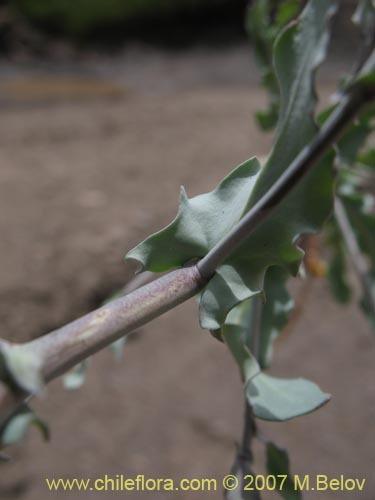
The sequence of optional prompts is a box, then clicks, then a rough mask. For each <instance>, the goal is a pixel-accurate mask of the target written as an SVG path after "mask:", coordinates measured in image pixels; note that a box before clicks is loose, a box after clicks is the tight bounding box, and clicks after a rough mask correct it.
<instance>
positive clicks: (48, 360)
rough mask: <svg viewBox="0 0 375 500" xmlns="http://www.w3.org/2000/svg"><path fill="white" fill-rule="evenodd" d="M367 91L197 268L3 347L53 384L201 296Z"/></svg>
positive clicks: (5, 406) (355, 94) (0, 403)
mask: <svg viewBox="0 0 375 500" xmlns="http://www.w3.org/2000/svg"><path fill="white" fill-rule="evenodd" d="M365 90H366V91H363V89H362V90H361V89H358V88H357V89H355V90H352V91H351V93H350V94H349V95H347V96H345V97H344V99H343V102H342V104H341V105H339V106H338V108H337V109H336V112H334V113H333V115H332V116H331V118H330V119H329V120H328V122H327V123H326V125H325V126H324V127H323V128H322V129H321V130H320V132H319V133H318V134H317V136H316V138H315V139H314V141H313V142H312V143H311V145H309V146H307V147H306V148H305V149H304V150H303V151H302V152H301V153H300V154H299V155H298V156H297V158H296V159H295V161H293V162H292V164H291V165H290V167H289V168H288V169H287V170H286V171H285V172H284V174H283V175H282V176H281V177H280V178H279V179H278V180H277V181H276V183H275V184H274V186H273V187H272V188H271V189H270V190H269V191H268V192H267V193H266V194H265V195H264V196H263V197H262V198H261V199H260V200H259V201H258V202H257V203H256V204H255V205H254V206H253V207H252V208H251V209H250V211H249V212H248V214H247V215H245V217H244V218H243V219H241V221H240V222H239V223H238V224H237V225H236V226H235V227H234V228H233V230H232V231H230V233H229V234H228V236H227V237H226V238H224V240H223V241H221V242H219V243H218V244H217V245H216V246H215V247H214V248H213V249H212V250H211V251H210V252H209V253H208V254H207V255H206V257H204V258H203V259H202V260H201V261H200V262H198V264H197V265H196V266H193V267H190V268H183V269H179V270H177V271H173V272H172V273H170V274H167V275H165V276H162V277H161V278H159V279H156V280H154V281H153V282H151V283H149V284H148V285H145V286H143V287H141V288H139V289H138V290H135V291H133V292H132V293H130V294H128V295H126V296H125V297H122V298H119V299H116V300H113V301H112V302H109V303H108V304H106V305H105V306H103V307H101V308H99V309H98V310H96V311H94V312H92V313H90V314H87V315H85V316H83V317H82V318H80V319H78V320H76V321H73V322H72V323H70V324H68V325H66V326H64V327H62V328H60V329H58V330H56V331H54V332H51V333H49V334H47V335H45V336H44V337H41V338H39V339H37V340H34V341H32V342H29V343H26V344H22V345H17V344H10V343H7V342H5V341H1V339H0V348H1V344H3V345H5V344H6V346H7V348H11V349H18V350H19V351H22V353H23V354H25V353H27V354H28V355H29V357H30V356H31V355H32V356H38V357H40V358H41V371H42V375H43V378H44V380H45V381H49V380H51V379H53V378H55V377H57V376H59V375H61V374H63V373H64V372H65V371H67V370H68V369H70V368H71V367H73V366H74V365H75V364H77V363H78V362H80V361H82V360H83V359H85V358H86V357H88V356H90V355H91V354H93V353H94V352H97V351H98V350H100V349H102V348H103V347H105V346H107V345H108V344H110V343H112V342H113V341H115V340H116V339H117V338H119V337H121V336H122V335H124V334H126V333H130V332H131V331H133V330H134V329H135V328H138V327H139V326H141V325H143V324H145V323H147V322H149V321H151V320H152V319H154V318H156V317H157V316H160V315H161V314H163V313H164V312H166V311H168V310H170V309H172V308H173V307H175V306H177V305H178V304H180V303H182V302H184V301H185V300H187V299H188V298H190V297H192V296H193V295H195V294H196V293H197V292H198V291H199V290H200V289H201V288H202V287H203V286H204V285H205V284H206V283H207V282H208V280H209V279H210V278H211V277H212V275H213V273H214V272H215V270H216V268H217V267H218V266H219V265H220V264H221V263H222V262H223V261H224V260H225V259H226V258H227V257H228V256H230V255H231V253H232V252H233V251H234V250H235V249H237V248H238V246H239V245H240V244H241V243H242V242H243V241H244V240H245V239H246V238H248V237H249V236H250V235H251V233H252V232H253V231H254V230H255V229H256V228H257V227H258V225H259V224H260V223H261V222H263V221H264V220H265V219H266V218H267V217H269V215H270V214H271V213H272V212H273V211H274V210H275V208H276V207H277V206H278V204H279V203H280V202H281V201H282V200H283V199H284V198H285V197H286V196H287V195H288V194H289V193H290V191H292V190H293V188H294V187H295V186H296V185H297V184H298V182H299V181H300V180H301V179H302V178H303V177H304V176H305V175H306V174H307V173H308V172H309V171H310V169H311V168H312V167H313V166H314V165H315V164H316V162H317V160H318V159H319V158H320V157H321V156H322V155H323V154H324V152H326V151H327V150H328V149H329V148H330V147H331V146H332V144H333V142H334V141H335V140H336V139H337V137H338V136H339V135H340V133H341V132H342V131H343V130H344V129H345V127H346V126H347V124H348V123H349V122H350V121H351V120H352V119H353V118H354V116H355V114H356V113H357V112H358V110H359V108H360V107H361V106H362V105H363V104H365V103H366V102H368V101H369V100H371V99H372V98H373V96H374V93H375V89H373V88H371V89H365ZM119 332H120V333H119ZM9 391H11V389H9V388H6V387H5V385H4V384H1V382H0V415H1V414H3V410H4V411H5V412H6V413H7V411H9V401H10V400H11V398H10V396H9ZM12 397H13V396H12Z"/></svg>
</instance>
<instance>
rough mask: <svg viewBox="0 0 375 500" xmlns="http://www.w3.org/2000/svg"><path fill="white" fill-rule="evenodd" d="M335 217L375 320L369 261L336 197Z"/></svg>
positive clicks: (374, 295)
mask: <svg viewBox="0 0 375 500" xmlns="http://www.w3.org/2000/svg"><path fill="white" fill-rule="evenodd" d="M335 217H336V221H337V224H338V226H339V228H340V231H341V234H342V236H343V238H344V241H345V244H346V247H347V249H348V252H349V255H350V257H351V261H352V264H353V268H354V270H355V272H356V274H357V276H358V279H359V281H360V283H361V285H362V289H363V294H364V297H365V300H366V303H367V304H368V306H369V309H370V312H371V314H372V316H373V317H374V320H375V293H374V289H373V285H372V282H371V280H370V277H369V269H368V265H367V261H366V259H365V257H364V255H363V254H362V252H361V249H360V248H359V245H358V241H357V238H356V235H355V234H354V231H353V228H352V226H351V224H350V221H349V218H348V216H347V213H346V210H345V207H344V205H343V203H342V202H341V200H340V199H339V198H336V199H335Z"/></svg>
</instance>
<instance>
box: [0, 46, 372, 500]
mask: <svg viewBox="0 0 375 500" xmlns="http://www.w3.org/2000/svg"><path fill="white" fill-rule="evenodd" d="M249 59H250V58H249V57H248V53H247V50H245V49H244V48H231V49H230V50H227V51H224V53H223V52H222V53H220V54H219V53H218V52H210V51H195V52H194V51H193V52H188V53H185V54H177V55H176V54H164V55H160V54H157V53H154V52H148V53H147V54H146V55H144V54H143V53H142V51H141V50H140V49H136V50H133V52H130V55H124V56H123V57H119V58H118V59H117V60H114V61H112V62H111V61H109V59H104V58H102V59H100V60H99V61H98V60H96V59H95V60H94V59H93V60H92V61H91V62H90V61H89V62H88V63H87V61H82V62H80V61H78V62H75V63H74V65H73V67H70V66H69V65H67V64H65V65H64V64H61V65H59V66H52V67H51V65H50V66H49V67H45V66H43V64H42V63H37V62H34V63H33V64H31V63H27V64H26V63H24V64H23V65H21V64H18V65H11V64H9V63H8V64H5V63H4V65H3V82H2V84H1V85H2V87H1V88H0V92H1V104H2V113H1V120H0V158H1V172H0V234H1V238H0V255H1V264H0V319H1V334H2V336H5V337H7V338H9V339H14V340H16V339H17V340H24V339H27V338H30V337H31V336H37V335H42V334H43V333H44V332H46V331H48V330H50V329H51V328H53V327H55V326H57V325H60V324H62V323H64V322H65V321H67V320H70V319H73V318H75V317H77V316H79V315H80V314H82V313H84V312H85V311H88V310H89V309H92V308H93V307H96V306H97V305H98V304H99V303H100V301H101V300H102V299H103V298H104V297H106V296H107V294H108V293H109V292H110V291H112V290H114V289H115V288H116V287H117V286H120V285H121V284H122V283H124V282H125V281H126V280H127V279H128V278H129V276H130V274H131V269H129V267H128V266H127V265H125V264H124V263H123V255H124V254H125V252H126V251H127V250H128V249H130V248H131V247H132V246H133V245H134V244H135V243H136V242H138V241H139V240H140V239H141V238H143V237H145V236H146V235H148V234H149V233H150V232H151V231H152V230H155V229H157V228H159V227H161V226H162V225H163V224H165V223H167V222H168V221H169V220H170V219H171V218H172V217H173V216H174V214H175V212H176V208H177V202H178V187H179V185H180V184H183V185H184V186H185V187H186V189H187V192H188V194H189V195H190V196H191V195H194V194H197V193H200V192H204V191H206V190H209V189H212V188H213V187H214V186H215V184H216V183H217V182H218V181H219V179H220V178H221V177H222V176H223V175H224V174H225V173H226V172H227V171H228V169H230V168H232V167H234V166H235V165H236V164H238V163H239V162H241V161H242V160H244V159H245V158H247V157H248V156H250V155H253V154H258V155H263V154H266V153H267V151H268V148H269V146H270V144H271V140H272V138H271V137H270V136H265V135H264V134H262V133H260V132H259V131H258V130H257V128H256V126H255V125H254V122H253V119H252V114H253V113H254V111H255V110H257V109H258V108H259V107H260V106H262V105H263V103H264V102H265V98H264V95H263V94H262V93H261V92H260V91H259V90H257V89H256V87H255V82H256V76H255V72H254V71H255V70H254V69H253V67H252V66H251V65H250V64H249ZM77 68H79V69H80V72H78V76H77ZM82 68H83V70H82ZM105 75H106V77H105ZM332 75H333V76H335V77H336V74H335V72H334V71H333V72H331V76H332ZM325 81H326V83H327V84H330V83H331V82H330V81H329V78H328V77H327V78H326V80H325ZM56 82H57V83H56ZM17 89H18V90H17ZM40 89H42V90H40ZM82 89H83V90H82ZM85 89H86V90H85ZM90 89H91V90H90ZM93 89H94V90H93ZM304 305H305V307H304V309H303V312H302V314H301V316H300V317H299V319H298V321H297V322H296V323H295V325H294V327H293V331H292V332H290V334H289V335H287V336H285V338H284V339H281V341H280V342H278V343H277V347H276V356H275V358H276V359H275V363H274V367H273V373H276V374H280V375H282V376H290V377H294V376H304V377H307V378H311V379H313V380H314V381H316V382H318V383H319V384H320V385H321V387H322V388H323V389H324V390H326V391H327V392H330V393H331V394H332V395H333V398H332V401H331V402H330V403H329V404H328V405H327V406H326V407H324V408H323V409H321V410H320V411H318V412H317V413H315V414H312V415H310V416H306V417H303V418H300V419H296V420H293V421H291V422H288V423H284V424H269V423H268V424H262V425H261V428H262V429H263V430H264V432H265V433H266V434H267V435H269V436H270V437H271V438H272V439H274V440H275V442H277V443H278V444H279V445H281V446H285V447H287V448H288V449H289V450H290V454H291V461H292V470H293V472H294V473H299V474H310V475H312V476H314V475H316V474H327V475H328V476H330V477H332V478H333V477H339V476H340V475H341V474H343V475H345V476H346V477H354V478H365V479H366V484H365V491H364V492H363V493H362V494H359V493H350V492H346V493H345V492H323V493H320V494H318V493H316V492H309V493H306V495H305V498H306V499H307V500H312V499H316V498H321V499H324V500H330V499H347V498H351V499H356V498H361V499H364V500H372V499H374V498H375V477H374V466H375V449H374V448H375V446H374V443H375V429H374V419H375V385H374V379H375V367H374V356H375V343H374V337H371V335H370V331H369V327H368V325H367V323H366V322H365V321H364V320H363V318H362V316H361V314H360V313H359V312H358V310H357V308H356V307H355V306H352V307H347V308H342V307H339V306H338V305H336V304H335V303H334V302H333V301H332V299H331V297H330V294H329V291H328V290H327V287H326V285H325V283H324V282H322V281H315V282H313V284H312V285H311V287H310V290H309V295H308V296H307V297H306V299H305V304H304ZM196 309H197V308H196V305H195V303H194V301H190V302H189V303H187V304H185V305H183V306H180V307H179V308H178V309H176V310H175V311H173V312H171V313H168V314H166V315H165V316H163V317H161V318H160V319H158V320H156V321H154V322H153V323H152V324H150V325H148V326H147V327H145V328H143V329H142V331H140V332H139V333H138V334H135V335H134V336H133V337H132V338H131V340H130V341H129V342H128V344H127V346H126V349H125V354H124V359H123V360H122V361H121V362H120V363H115V362H114V360H113V357H112V355H111V353H110V352H108V351H105V352H102V353H100V354H99V355H97V356H96V357H95V359H93V360H92V363H91V365H90V367H89V370H88V373H87V383H86V385H85V386H84V388H83V389H81V390H79V391H78V392H66V391H64V390H63V389H62V387H61V381H57V382H55V383H53V384H52V385H51V386H50V387H49V388H48V393H47V395H46V396H47V397H45V398H44V399H41V400H38V401H35V407H36V409H37V410H38V412H39V413H40V415H42V416H43V417H44V418H45V419H46V420H47V421H48V422H49V423H50V425H51V431H52V437H51V443H50V444H45V443H44V442H42V441H41V439H40V436H39V435H38V434H37V432H36V431H33V432H31V433H30V434H29V436H28V438H27V440H26V441H25V442H23V443H22V444H21V445H19V446H16V447H14V449H12V450H10V451H11V454H12V456H13V457H14V461H12V462H10V463H7V464H5V465H1V466H0V496H1V498H4V499H9V500H10V499H20V500H39V499H42V498H43V499H44V498H56V499H63V498H64V499H73V498H78V497H79V498H82V499H86V498H87V499H88V498H96V497H97V498H112V497H115V496H116V493H109V492H108V493H103V492H101V493H94V492H92V491H90V492H86V493H84V492H81V493H80V494H78V493H77V492H74V493H69V492H55V493H50V492H48V490H47V488H46V485H45V478H60V477H69V478H73V477H78V478H86V477H87V478H95V477H102V476H104V474H108V475H111V476H112V477H113V476H115V475H116V474H124V475H125V476H128V477H133V476H136V475H137V474H144V475H145V476H147V477H153V478H158V477H163V478H164V477H172V478H178V479H180V478H182V477H186V478H194V477H198V478H199V477H213V478H217V479H218V481H219V483H220V480H221V478H222V477H223V476H224V475H225V474H226V473H227V472H228V470H229V468H230V465H231V461H232V457H233V453H234V451H235V442H236V440H237V439H238V438H239V435H240V424H241V414H242V398H241V387H240V382H239V378H238V374H237V371H236V368H235V366H234V364H233V362H232V360H231V358H230V356H229V354H228V353H227V352H226V350H225V348H224V347H223V346H222V345H221V344H220V343H218V342H216V341H214V340H213V339H212V338H211V336H210V335H209V334H208V333H207V332H204V331H201V330H200V329H199V326H198V323H197V314H196ZM262 461H263V456H262V449H261V447H260V446H258V447H257V465H256V470H257V471H262V470H263V465H262ZM117 495H120V496H121V495H124V493H117ZM127 495H128V496H129V497H131V498H139V499H141V498H142V499H143V498H145V499H146V498H155V499H156V498H160V499H165V498H176V499H181V500H182V499H184V500H185V499H186V500H187V499H195V498H202V497H204V498H206V497H207V498H221V488H219V491H217V492H216V493H194V492H190V493H182V492H179V493H173V494H167V493H163V492H161V493H157V492H153V493H133V494H132V493H128V494H127ZM264 498H265V499H267V498H269V499H271V498H276V496H275V495H273V494H268V495H267V494H265V495H264Z"/></svg>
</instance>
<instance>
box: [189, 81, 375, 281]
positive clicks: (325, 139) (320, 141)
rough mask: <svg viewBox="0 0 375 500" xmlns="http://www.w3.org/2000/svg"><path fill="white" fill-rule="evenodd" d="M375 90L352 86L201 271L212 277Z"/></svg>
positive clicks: (201, 264)
mask: <svg viewBox="0 0 375 500" xmlns="http://www.w3.org/2000/svg"><path fill="white" fill-rule="evenodd" d="M374 93H375V91H372V90H371V91H369V92H367V91H366V92H364V91H362V89H359V88H356V89H353V90H352V91H351V92H350V93H349V94H347V95H345V96H344V97H343V100H342V102H341V104H339V105H338V107H337V108H336V110H335V111H334V112H333V113H332V115H331V116H330V118H329V119H328V121H327V122H326V123H325V125H324V126H323V127H322V128H321V129H320V131H319V132H318V134H317V135H316V137H315V138H314V140H313V141H312V142H311V144H309V145H308V146H306V147H305V148H304V149H303V150H302V151H301V152H300V154H299V155H298V156H297V157H296V158H295V160H294V161H293V162H292V163H291V165H290V166H289V167H288V168H287V169H286V170H285V171H284V172H283V174H282V175H281V176H280V177H279V179H278V180H277V181H276V182H275V184H274V185H273V186H272V188H271V189H270V190H269V191H268V192H267V193H266V194H265V195H264V196H263V197H262V198H261V199H260V200H259V201H258V202H257V203H255V205H254V206H253V207H252V208H251V209H250V210H249V211H248V212H247V214H246V215H245V216H244V217H243V218H242V219H241V220H240V222H239V223H238V224H237V225H236V226H235V227H234V228H233V229H232V230H231V231H230V232H229V233H228V234H227V236H226V237H225V238H223V239H222V240H221V241H219V242H218V243H217V244H216V245H215V246H214V247H213V248H212V249H211V250H210V251H209V252H208V253H207V255H206V256H205V257H203V259H202V260H200V261H199V262H198V264H197V266H198V269H199V271H200V273H201V275H202V276H203V277H205V278H209V277H211V276H212V275H213V273H214V272H215V270H216V269H217V268H218V266H219V265H220V264H222V263H223V261H224V260H225V259H226V258H227V257H228V256H229V255H230V254H231V253H232V252H233V250H234V249H237V248H238V247H239V246H240V245H241V243H242V242H243V241H244V240H246V239H247V238H248V237H249V236H250V235H251V234H252V233H253V232H254V230H255V229H256V228H257V227H258V226H259V224H260V223H261V222H263V221H264V220H265V219H266V218H267V217H269V216H270V214H271V213H272V212H273V211H274V210H275V208H276V207H277V206H278V205H279V203H280V202H281V201H282V200H283V199H284V198H285V197H286V196H287V195H288V194H289V193H290V191H291V190H292V189H293V188H294V187H295V186H296V185H297V184H298V183H299V182H300V180H301V179H302V178H303V177H304V176H305V175H306V174H307V173H308V172H309V171H310V170H311V169H312V168H313V167H314V166H315V165H316V163H317V162H318V160H319V159H320V158H321V157H322V156H323V154H324V153H325V152H326V151H327V150H328V149H329V148H330V147H331V146H332V144H333V143H334V142H335V140H336V139H337V138H338V137H339V136H340V135H341V134H342V132H343V131H344V130H345V128H346V126H347V125H348V124H349V123H350V122H351V121H352V119H353V118H354V116H355V115H356V114H357V112H358V110H359V109H360V108H361V107H362V105H363V104H365V103H366V102H368V101H370V100H371V99H372V98H373V96H374Z"/></svg>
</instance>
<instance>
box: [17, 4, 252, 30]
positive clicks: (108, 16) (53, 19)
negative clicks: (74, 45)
mask: <svg viewBox="0 0 375 500" xmlns="http://www.w3.org/2000/svg"><path fill="white" fill-rule="evenodd" d="M9 3H10V5H11V7H12V9H13V10H15V11H16V12H17V13H19V14H21V15H22V16H24V17H25V18H26V19H27V20H29V21H30V22H31V23H32V24H34V25H36V26H38V27H39V28H42V29H44V30H46V31H49V32H57V33H62V34H65V35H67V36H70V37H74V38H85V37H87V36H90V35H91V34H93V33H95V32H96V31H100V30H102V31H103V30H106V29H107V30H110V29H111V27H116V26H117V27H118V26H128V27H131V26H132V24H134V23H138V24H141V23H142V22H144V21H145V20H146V21H147V20H150V19H163V18H166V17H167V18H171V19H172V18H173V17H174V16H179V18H180V19H181V17H183V16H185V15H186V16H192V15H199V13H200V12H202V11H204V12H205V13H207V12H210V11H212V12H213V13H214V12H215V11H217V10H218V9H221V10H224V9H228V10H231V11H233V9H234V8H235V9H236V8H237V10H238V9H239V8H241V6H243V5H244V4H245V3H246V2H245V1H244V0H9Z"/></svg>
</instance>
